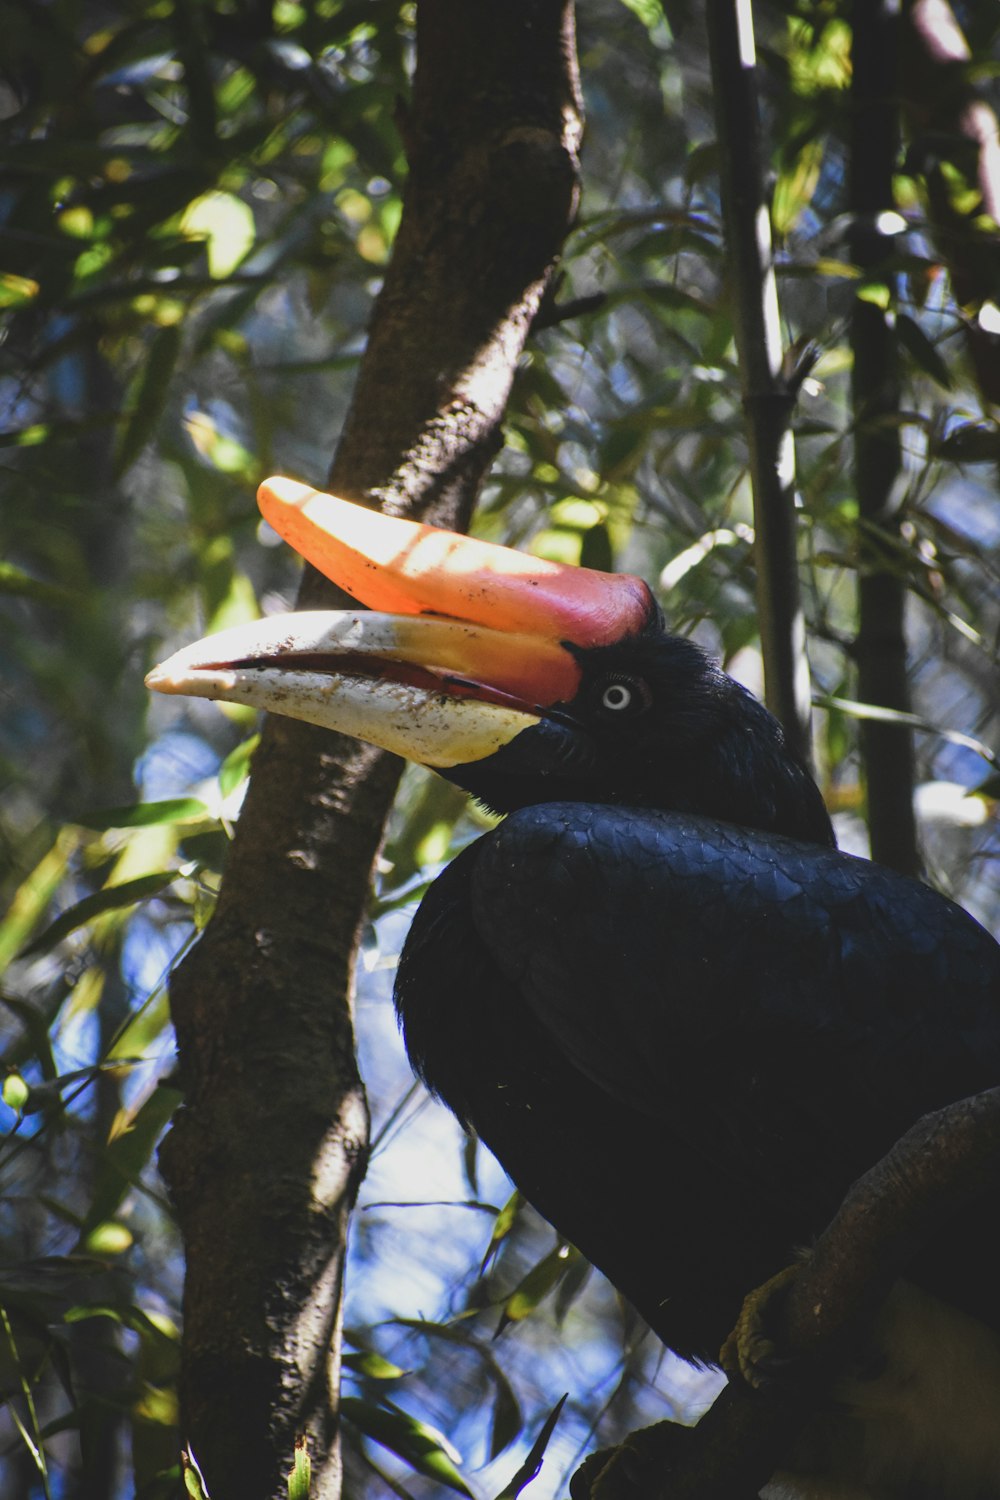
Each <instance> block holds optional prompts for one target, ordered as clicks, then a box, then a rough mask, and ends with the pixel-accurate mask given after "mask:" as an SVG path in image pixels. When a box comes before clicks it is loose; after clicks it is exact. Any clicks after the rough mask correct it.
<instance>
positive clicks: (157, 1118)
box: [81, 1083, 182, 1240]
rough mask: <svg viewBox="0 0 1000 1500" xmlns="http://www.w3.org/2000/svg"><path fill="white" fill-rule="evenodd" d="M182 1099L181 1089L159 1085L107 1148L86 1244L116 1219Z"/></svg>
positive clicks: (88, 1218) (85, 1231)
mask: <svg viewBox="0 0 1000 1500" xmlns="http://www.w3.org/2000/svg"><path fill="white" fill-rule="evenodd" d="M181 1098H182V1095H181V1093H180V1090H179V1089H176V1088H172V1087H170V1086H169V1085H168V1084H165V1083H161V1084H159V1085H158V1086H157V1087H156V1088H154V1089H153V1091H152V1093H151V1094H150V1095H149V1097H148V1098H147V1099H146V1100H144V1102H143V1103H142V1104H141V1105H140V1106H139V1109H138V1110H137V1111H136V1113H135V1114H134V1115H133V1116H132V1118H131V1120H130V1121H129V1123H128V1125H127V1127H126V1128H125V1129H124V1130H122V1131H121V1132H120V1133H119V1134H118V1135H116V1137H115V1138H114V1140H112V1141H110V1142H109V1143H108V1144H107V1145H106V1146H105V1147H104V1150H103V1151H102V1152H101V1155H100V1157H99V1160H98V1164H97V1175H96V1178H95V1181H94V1186H93V1189H92V1192H91V1198H90V1205H89V1207H88V1209H87V1213H86V1216H85V1218H84V1221H83V1231H82V1236H81V1238H82V1239H83V1240H86V1237H87V1236H88V1235H89V1234H90V1233H91V1232H92V1231H93V1230H95V1229H96V1228H97V1226H98V1225H99V1224H103V1223H104V1221H105V1220H108V1219H111V1218H113V1216H114V1214H115V1213H116V1212H117V1210H118V1208H119V1206H120V1205H121V1202H122V1199H123V1198H124V1197H125V1194H126V1193H127V1192H129V1190H130V1189H131V1188H132V1187H133V1185H134V1184H135V1183H136V1182H138V1180H139V1176H140V1174H141V1172H142V1170H143V1168H144V1167H145V1166H146V1164H147V1162H148V1161H149V1159H150V1157H151V1156H152V1154H153V1149H154V1147H155V1146H156V1143H157V1141H158V1140H159V1138H160V1136H161V1134H162V1133H163V1130H164V1128H165V1126H166V1125H167V1122H168V1121H169V1119H170V1117H171V1115H172V1114H173V1112H174V1110H175V1109H176V1108H177V1106H178V1105H179V1104H180V1102H181Z"/></svg>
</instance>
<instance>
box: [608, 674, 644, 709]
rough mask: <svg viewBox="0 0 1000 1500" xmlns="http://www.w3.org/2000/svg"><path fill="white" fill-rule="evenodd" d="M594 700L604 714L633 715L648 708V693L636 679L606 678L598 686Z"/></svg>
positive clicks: (642, 683)
mask: <svg viewBox="0 0 1000 1500" xmlns="http://www.w3.org/2000/svg"><path fill="white" fill-rule="evenodd" d="M595 700H596V702H597V704H598V706H599V707H600V708H601V709H602V710H603V711H604V712H605V713H608V714H634V713H640V712H641V711H642V710H643V709H644V708H648V707H649V703H650V692H649V689H648V688H647V686H646V684H645V683H644V682H641V681H640V680H639V679H638V678H633V677H607V678H605V680H604V681H603V682H602V683H599V684H598V686H597V691H596V693H595Z"/></svg>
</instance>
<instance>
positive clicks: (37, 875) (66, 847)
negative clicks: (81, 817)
mask: <svg viewBox="0 0 1000 1500" xmlns="http://www.w3.org/2000/svg"><path fill="white" fill-rule="evenodd" d="M79 842H80V835H79V834H78V833H76V832H75V831H74V830H72V829H65V828H64V829H63V830H62V832H61V833H60V834H59V836H58V838H57V839H56V841H55V843H54V844H53V846H52V848H51V849H50V850H49V852H48V853H47V854H46V855H45V856H44V857H43V858H42V859H41V860H40V861H39V863H38V864H37V865H36V866H35V868H34V869H33V870H32V872H31V874H30V875H29V876H28V878H27V880H25V881H24V882H23V884H22V885H21V886H20V888H19V889H18V891H17V892H16V894H15V896H14V899H13V901H12V902H11V904H10V906H9V908H8V910H7V914H6V916H5V917H4V918H3V921H2V922H0V970H2V969H4V968H6V966H7V964H8V963H10V961H11V959H12V958H13V957H14V955H15V953H17V952H18V950H19V949H20V948H21V947H22V945H23V944H24V942H25V940H26V938H27V936H28V934H29V933H30V932H31V931H32V929H33V928H34V927H35V925H36V924H37V923H38V922H39V921H40V920H41V918H42V916H43V914H44V912H45V910H46V908H47V907H48V905H49V902H50V901H51V900H52V898H53V896H54V895H55V893H56V891H57V890H58V889H59V886H60V885H61V883H62V881H63V879H64V877H65V875H66V871H67V869H68V867H69V862H70V860H71V859H72V857H73V854H74V853H75V852H76V849H77V846H78V845H79Z"/></svg>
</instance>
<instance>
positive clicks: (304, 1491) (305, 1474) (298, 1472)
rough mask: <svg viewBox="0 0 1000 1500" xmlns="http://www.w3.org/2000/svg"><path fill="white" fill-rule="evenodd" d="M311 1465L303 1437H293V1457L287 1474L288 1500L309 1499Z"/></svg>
mask: <svg viewBox="0 0 1000 1500" xmlns="http://www.w3.org/2000/svg"><path fill="white" fill-rule="evenodd" d="M311 1480H312V1466H311V1464H310V1462H309V1451H308V1449H307V1447H306V1440H305V1438H304V1437H300V1438H296V1439H295V1458H294V1460H293V1461H292V1472H291V1473H290V1474H289V1476H288V1500H309V1485H310V1482H311Z"/></svg>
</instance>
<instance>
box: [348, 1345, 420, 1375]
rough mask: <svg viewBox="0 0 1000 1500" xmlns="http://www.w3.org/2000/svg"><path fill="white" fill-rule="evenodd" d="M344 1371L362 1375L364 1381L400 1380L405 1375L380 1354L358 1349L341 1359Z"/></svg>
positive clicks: (370, 1350) (371, 1350)
mask: <svg viewBox="0 0 1000 1500" xmlns="http://www.w3.org/2000/svg"><path fill="white" fill-rule="evenodd" d="M341 1364H342V1365H343V1366H344V1368H345V1370H352V1371H353V1372H354V1374H355V1375H363V1376H364V1377H365V1379H366V1380H401V1379H402V1378H403V1376H404V1375H405V1374H406V1371H405V1370H401V1369H400V1367H399V1365H394V1364H393V1363H392V1361H391V1360H388V1359H384V1358H383V1356H382V1355H381V1354H376V1352H375V1350H374V1349H359V1350H357V1351H356V1352H354V1353H351V1354H345V1355H344V1356H343V1357H342V1359H341Z"/></svg>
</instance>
